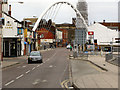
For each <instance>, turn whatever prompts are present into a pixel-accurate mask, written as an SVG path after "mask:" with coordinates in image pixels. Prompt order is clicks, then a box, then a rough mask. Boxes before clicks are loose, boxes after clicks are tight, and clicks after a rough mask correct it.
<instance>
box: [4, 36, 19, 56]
mask: <svg viewBox="0 0 120 90" xmlns="http://www.w3.org/2000/svg"><path fill="white" fill-rule="evenodd" d="M20 55H21V41H20V40H19V39H18V38H9V39H7V38H4V39H3V56H4V57H17V56H20Z"/></svg>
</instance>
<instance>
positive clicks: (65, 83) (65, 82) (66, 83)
mask: <svg viewBox="0 0 120 90" xmlns="http://www.w3.org/2000/svg"><path fill="white" fill-rule="evenodd" d="M68 82H69V80H68V79H67V80H64V81H63V82H61V87H62V88H68Z"/></svg>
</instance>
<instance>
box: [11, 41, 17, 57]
mask: <svg viewBox="0 0 120 90" xmlns="http://www.w3.org/2000/svg"><path fill="white" fill-rule="evenodd" d="M10 51H11V56H16V47H15V43H14V42H12V43H11V44H10Z"/></svg>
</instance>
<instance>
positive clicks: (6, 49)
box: [2, 0, 24, 57]
mask: <svg viewBox="0 0 120 90" xmlns="http://www.w3.org/2000/svg"><path fill="white" fill-rule="evenodd" d="M2 8H3V12H2V18H4V25H3V28H2V34H3V56H7V57H9V56H20V55H23V52H24V40H23V37H24V36H23V29H22V25H21V23H20V22H19V21H18V20H16V19H15V18H13V17H12V16H11V6H9V10H8V2H7V0H6V1H5V2H4V3H3V5H2Z"/></svg>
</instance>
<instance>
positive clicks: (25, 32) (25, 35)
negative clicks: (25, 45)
mask: <svg viewBox="0 0 120 90" xmlns="http://www.w3.org/2000/svg"><path fill="white" fill-rule="evenodd" d="M24 37H25V38H27V29H25V30H24Z"/></svg>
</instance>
